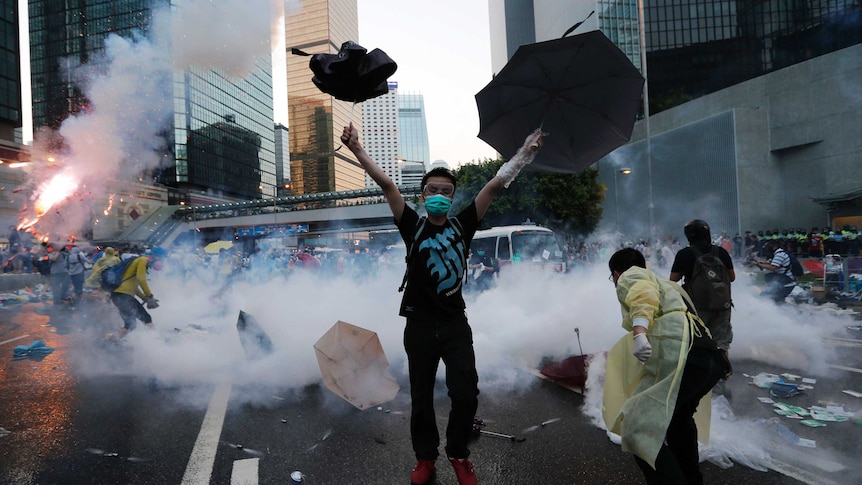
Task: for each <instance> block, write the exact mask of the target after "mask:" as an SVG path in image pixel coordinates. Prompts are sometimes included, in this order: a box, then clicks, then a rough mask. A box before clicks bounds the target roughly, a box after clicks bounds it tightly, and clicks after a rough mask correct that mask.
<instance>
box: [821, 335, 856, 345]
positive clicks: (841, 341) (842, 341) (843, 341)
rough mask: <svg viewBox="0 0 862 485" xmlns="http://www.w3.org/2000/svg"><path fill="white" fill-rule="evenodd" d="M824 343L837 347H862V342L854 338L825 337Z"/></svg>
mask: <svg viewBox="0 0 862 485" xmlns="http://www.w3.org/2000/svg"><path fill="white" fill-rule="evenodd" d="M823 343H826V344H830V345H835V346H837V347H862V340H858V339H853V338H831V337H824V338H823Z"/></svg>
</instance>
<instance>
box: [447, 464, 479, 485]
mask: <svg viewBox="0 0 862 485" xmlns="http://www.w3.org/2000/svg"><path fill="white" fill-rule="evenodd" d="M449 462H450V463H452V468H454V469H455V476H456V477H458V484H459V485H477V484H478V483H479V482H478V481H477V480H476V472H474V471H473V464H472V463H470V460H468V459H466V458H464V459H460V460H459V459H458V458H449Z"/></svg>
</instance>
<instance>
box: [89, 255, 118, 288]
mask: <svg viewBox="0 0 862 485" xmlns="http://www.w3.org/2000/svg"><path fill="white" fill-rule="evenodd" d="M115 264H120V258H118V257H117V255H116V253H115V252H114V248H105V254H103V255H102V257H101V258H99V259H98V260H97V261H96V262H95V263H93V271H92V272H91V273H90V276H87V279H86V280H85V281H84V288H100V287H101V286H102V285H101V284H100V283H99V278H101V276H102V271H105V269H107V268H110V267H111V266H114V265H115Z"/></svg>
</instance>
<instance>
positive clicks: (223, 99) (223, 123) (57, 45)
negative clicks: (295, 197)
mask: <svg viewBox="0 0 862 485" xmlns="http://www.w3.org/2000/svg"><path fill="white" fill-rule="evenodd" d="M29 8H30V45H31V56H30V57H31V79H32V96H33V127H34V132H38V131H39V129H40V128H41V127H47V128H51V129H56V128H58V127H59V126H60V125H61V124H62V123H63V121H64V120H65V119H66V118H67V117H68V116H69V115H72V114H76V113H80V112H83V111H86V110H88V109H89V106H88V100H87V99H86V96H85V93H84V90H83V89H82V86H81V85H79V84H78V83H77V80H76V79H75V78H74V77H73V73H72V68H74V67H76V66H77V65H88V66H89V67H90V68H92V69H93V71H94V72H97V71H99V70H103V69H104V67H105V66H104V65H103V63H104V62H106V61H104V60H103V59H104V57H103V56H102V54H103V53H104V51H105V39H106V38H107V37H108V36H109V35H112V34H115V35H119V36H122V37H126V38H134V37H135V36H139V35H143V36H144V37H145V38H149V37H151V36H152V35H153V31H152V28H151V22H152V19H153V16H154V13H155V11H156V10H157V9H169V8H172V9H174V11H175V10H176V9H180V8H183V6H182V3H181V2H177V1H168V0H81V1H77V2H56V1H51V0H32V1H31V2H29ZM166 67H167V69H170V66H166ZM166 81H167V82H166V83H165V84H166V85H169V86H172V92H166V93H164V96H165V98H166V99H165V102H166V103H169V104H172V106H173V117H172V118H171V122H170V123H169V124H170V126H166V127H165V129H164V133H165V135H164V136H165V138H166V146H167V147H168V149H167V152H166V153H164V154H162V155H164V159H165V160H166V162H165V163H164V165H163V166H162V167H160V168H161V170H160V171H159V173H158V179H159V181H160V182H161V183H163V184H165V185H168V186H170V187H174V188H176V189H178V190H176V191H172V192H171V194H172V197H174V198H177V197H179V198H182V197H183V195H182V194H183V193H185V192H186V191H188V190H199V191H207V192H209V193H211V194H214V195H218V196H224V197H228V198H238V199H253V198H260V197H271V196H275V194H276V166H275V147H274V131H273V120H272V116H273V114H272V67H271V61H270V59H269V58H268V57H266V56H263V57H261V58H260V59H259V60H258V61H257V63H256V65H255V69H254V71H253V72H252V73H251V74H250V75H248V76H246V77H245V78H243V79H236V78H232V77H229V76H227V75H226V74H224V73H222V72H219V71H217V70H208V69H200V68H195V67H192V68H189V69H186V70H185V71H183V72H179V73H174V74H173V79H172V81H173V82H172V83H171V80H166ZM55 143H62V141H57V142H55ZM54 146H57V145H56V144H55V145H54ZM171 202H176V201H175V200H172V201H171Z"/></svg>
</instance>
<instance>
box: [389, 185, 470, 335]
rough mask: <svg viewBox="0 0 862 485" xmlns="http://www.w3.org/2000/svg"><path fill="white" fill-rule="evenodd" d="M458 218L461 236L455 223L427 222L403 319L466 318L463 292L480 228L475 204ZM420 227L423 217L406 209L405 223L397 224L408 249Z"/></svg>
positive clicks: (409, 278)
mask: <svg viewBox="0 0 862 485" xmlns="http://www.w3.org/2000/svg"><path fill="white" fill-rule="evenodd" d="M455 217H456V218H457V219H458V222H459V223H460V225H461V231H460V232H461V234H460V236H459V235H458V231H456V230H455V229H454V228H453V223H452V221H451V219H446V223H445V224H444V225H442V226H437V225H434V224H432V223H431V222H430V221H426V222H425V227H424V228H423V229H422V233H421V234H420V235H419V237H418V238H417V240H416V241H415V242H413V249H412V255H411V257H410V262H409V265H410V268H409V270H408V272H407V287H406V288H405V289H404V297H403V298H402V299H401V310H400V312H399V314H400V315H401V316H403V317H407V318H416V319H422V320H437V319H448V318H451V317H457V316H463V315H464V308H465V307H466V305H465V304H464V297H463V295H462V294H461V290H462V287H463V283H464V274H465V273H466V271H467V254H469V250H470V242H471V241H472V240H473V235H474V234H475V233H476V228H477V227H478V226H479V220H478V216H477V214H476V204H475V202H473V203H470V205H469V206H467V207H466V208H464V210H462V211H461V212H460V213H459V214H458V215H457V216H455ZM418 224H419V215H418V214H417V213H416V211H415V210H413V209H411V208H410V207H409V206H405V207H404V213H403V214H402V215H401V221H400V222H398V221H396V225H397V226H398V231H399V232H400V233H401V238H402V239H404V243H405V244H406V245H407V247H408V248H409V247H410V245H411V242H412V239H413V237H414V236H415V235H416V229H417V225H418Z"/></svg>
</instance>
